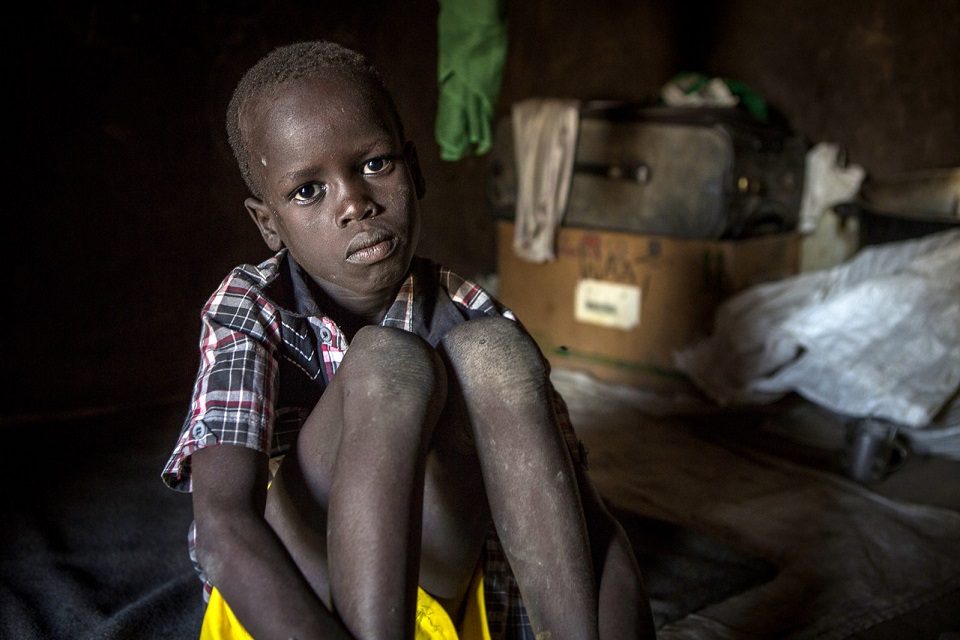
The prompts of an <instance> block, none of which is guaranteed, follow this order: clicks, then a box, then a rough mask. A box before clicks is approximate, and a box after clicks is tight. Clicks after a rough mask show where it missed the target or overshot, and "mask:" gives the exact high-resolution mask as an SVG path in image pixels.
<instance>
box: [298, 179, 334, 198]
mask: <svg viewBox="0 0 960 640" xmlns="http://www.w3.org/2000/svg"><path fill="white" fill-rule="evenodd" d="M325 192H326V187H325V186H324V185H322V184H320V183H319V182H311V183H309V184H305V185H302V186H300V187H297V190H296V191H294V192H293V199H294V200H296V201H298V202H309V201H311V200H316V199H317V198H320V197H322V196H323V194H324V193H325Z"/></svg>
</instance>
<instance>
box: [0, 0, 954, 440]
mask: <svg viewBox="0 0 960 640" xmlns="http://www.w3.org/2000/svg"><path fill="white" fill-rule="evenodd" d="M438 10H439V8H438V5H437V4H436V3H435V2H427V1H424V0H410V1H397V0H394V1H392V2H383V1H380V0H367V1H365V2H355V1H353V0H351V1H349V2H347V1H342V2H333V1H329V2H324V1H316V2H306V1H301V2H296V1H293V0H285V1H278V2H256V1H254V0H248V1H246V2H153V3H146V2H127V3H116V4H112V3H111V4H99V3H89V2H87V3H83V2H80V3H67V2H34V3H31V4H30V5H29V6H27V7H24V8H21V13H20V14H18V17H16V18H15V19H13V18H11V19H8V20H7V26H8V29H9V30H10V32H9V33H8V34H7V36H6V37H5V42H6V43H7V46H8V47H10V49H9V50H8V52H7V55H6V56H5V57H6V60H7V65H8V67H9V68H8V71H7V73H6V74H5V75H6V76H7V79H8V80H9V81H10V83H9V84H8V93H7V96H6V98H7V99H6V100H5V101H4V102H5V103H6V105H5V107H6V108H5V109H4V112H5V113H7V114H8V115H7V117H8V120H7V126H6V127H5V128H4V129H5V130H4V137H5V138H6V139H7V140H8V141H9V142H11V143H12V144H10V145H7V148H8V149H11V150H12V153H9V154H8V156H7V160H6V162H5V166H6V175H7V180H8V182H7V183H6V188H5V189H4V196H5V197H4V199H3V206H4V219H5V221H6V225H5V226H6V233H5V237H6V239H7V243H8V244H10V245H12V246H13V247H14V249H13V253H12V255H11V256H8V258H7V261H6V264H8V265H11V266H12V273H11V272H10V271H11V270H8V276H7V278H6V280H7V281H8V282H10V283H12V287H10V288H8V290H7V291H6V292H5V293H6V295H5V296H4V299H5V300H6V302H5V304H4V316H5V318H7V319H10V320H12V322H9V323H5V328H6V329H7V330H6V331H5V336H6V338H7V340H6V343H7V344H8V345H9V346H10V347H12V348H9V349H7V355H5V357H4V362H5V365H4V369H5V370H6V378H7V380H8V382H7V383H6V384H5V385H3V390H4V391H3V393H4V397H3V404H2V407H3V408H2V412H0V417H2V420H3V424H23V423H25V422H26V423H29V422H31V421H33V420H35V419H38V418H40V417H49V416H50V415H51V414H59V413H77V412H100V411H107V410H111V409H116V408H122V407H132V406H147V407H149V406H157V405H160V404H161V403H164V402H168V401H171V400H174V401H177V400H181V399H185V398H186V396H187V394H188V393H189V387H190V384H191V382H192V379H193V375H194V373H195V369H196V364H197V350H196V341H197V338H198V336H199V322H198V312H199V310H200V307H201V305H202V303H203V302H204V300H205V299H206V297H207V296H208V295H209V294H210V293H211V291H212V290H213V288H214V287H215V286H216V285H217V283H218V282H219V281H220V280H221V278H223V276H224V275H226V273H227V271H228V270H229V269H230V268H231V267H232V266H234V265H235V264H238V263H240V262H258V261H260V260H262V259H264V258H265V257H267V256H268V255H269V252H268V250H267V248H266V247H265V245H263V243H262V241H261V239H260V237H259V234H258V233H257V231H256V229H255V227H254V225H253V223H252V222H250V220H249V218H248V217H247V215H246V213H245V211H244V210H243V206H242V203H243V199H244V197H245V196H246V192H245V189H244V187H243V184H242V181H241V179H240V177H239V173H238V172H237V170H236V167H235V166H234V162H233V159H232V157H231V155H230V151H229V148H228V146H227V142H226V134H225V132H224V125H223V122H224V116H223V114H224V111H225V109H226V104H227V101H228V99H229V96H230V92H231V90H232V88H233V86H234V84H235V83H236V82H237V80H238V79H239V77H240V75H241V74H242V73H243V71H244V70H245V69H246V68H247V67H248V66H249V65H251V64H252V63H253V62H254V61H255V60H257V59H258V58H259V57H260V56H261V55H263V54H264V53H266V52H267V51H269V50H270V49H272V48H273V47H275V46H277V45H280V44H285V43H287V42H290V41H293V40H301V39H315V38H327V39H333V40H337V41H339V42H341V43H343V44H345V45H347V46H350V47H353V48H355V49H358V50H360V51H362V52H364V53H366V54H367V55H368V56H369V57H370V58H371V60H372V62H373V63H374V64H375V65H376V66H378V67H379V68H380V69H381V71H382V72H383V74H384V76H385V77H386V79H387V83H388V85H389V86H390V88H391V89H392V91H393V92H394V94H395V97H396V99H397V102H398V105H399V108H400V110H401V113H402V114H403V115H404V119H405V123H406V127H407V132H408V135H409V136H410V137H411V138H412V139H413V140H414V141H415V142H416V143H417V145H418V148H419V151H420V157H421V160H422V163H423V165H424V169H425V172H426V175H427V180H428V190H427V197H426V198H425V200H424V201H423V202H422V210H423V213H424V228H423V237H422V240H421V245H420V246H421V251H422V253H424V254H426V255H429V256H431V257H434V258H436V259H439V260H441V261H443V262H446V263H447V264H449V265H450V266H451V267H453V268H454V269H455V270H457V271H459V272H461V273H462V274H463V275H465V276H470V277H473V276H477V275H480V274H485V273H489V272H491V271H493V269H494V267H495V264H496V246H495V243H494V219H493V217H492V216H491V215H490V214H489V213H488V212H487V210H486V208H485V204H484V189H485V179H486V172H487V164H486V162H487V161H486V158H484V157H470V158H466V159H463V160H460V161H457V162H444V161H441V160H440V159H439V154H438V147H437V145H436V143H435V141H434V138H433V126H434V118H435V115H436V105H437V83H436V60H437V45H436V18H437V13H438ZM509 20H510V46H509V52H508V60H507V66H506V69H505V73H504V78H503V89H502V93H501V96H500V101H499V104H498V107H497V115H498V116H503V115H505V114H507V113H508V112H509V108H510V105H511V104H512V103H514V102H516V101H518V100H521V99H524V98H527V97H533V96H547V97H573V98H579V99H582V100H589V99H625V100H642V99H645V98H648V97H650V96H651V95H653V94H655V93H656V92H657V91H658V90H659V88H660V87H661V86H662V85H663V83H665V82H666V81H667V80H669V79H670V78H671V77H672V76H673V75H674V74H675V73H677V72H678V71H682V70H692V71H698V72H702V73H705V74H708V75H711V76H721V77H725V78H731V79H736V80H740V81H743V82H745V83H747V84H748V85H749V86H750V87H751V88H753V89H754V90H755V91H757V92H758V93H760V94H761V95H762V96H763V97H765V98H766V99H767V101H768V102H769V103H770V105H771V106H772V107H773V108H774V109H776V110H777V111H779V112H780V113H782V114H783V115H784V116H785V117H786V119H787V121H788V122H789V123H790V125H791V126H792V127H793V128H794V129H795V130H796V131H797V132H798V133H800V134H802V135H804V136H806V137H808V138H809V139H810V140H811V141H812V142H819V141H827V142H836V143H839V144H841V145H842V146H843V147H844V148H845V149H846V150H847V154H848V158H849V159H850V161H851V162H854V163H857V164H860V165H861V166H863V167H864V168H865V169H866V170H867V172H868V174H870V175H871V176H885V175H889V174H892V173H896V172H900V171H909V170H921V169H930V168H940V167H951V166H958V165H960V46H958V44H957V34H958V33H960V2H957V1H956V0H937V1H930V2H923V3H918V2H909V1H906V0H904V1H891V0H888V1H866V0H858V1H852V0H851V1H842V2H838V1H837V0H787V1H783V2H757V1H754V2H750V1H748V0H730V1H728V2H715V3H709V2H692V1H689V0H683V1H676V2H668V1H666V0H629V1H628V0H594V1H591V2H585V1H581V2H578V1H576V0H523V1H521V0H514V1H513V2H512V3H511V6H510V8H509ZM171 445H172V440H171Z"/></svg>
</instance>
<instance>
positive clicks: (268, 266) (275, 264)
mask: <svg viewBox="0 0 960 640" xmlns="http://www.w3.org/2000/svg"><path fill="white" fill-rule="evenodd" d="M285 253H286V251H285V250H281V251H279V252H278V253H276V254H274V255H273V256H271V257H270V258H268V259H266V260H264V261H263V262H261V263H259V264H251V263H244V264H240V265H237V266H236V267H234V268H233V269H231V270H230V272H229V273H228V274H227V275H226V277H224V278H223V280H221V281H220V284H219V285H218V286H217V288H216V290H214V292H213V293H212V294H211V295H210V297H209V298H208V300H207V303H206V305H204V310H203V312H204V315H214V316H223V315H227V316H250V315H259V314H260V313H263V312H264V311H266V312H267V313H268V315H272V314H273V313H274V311H275V310H277V309H278V308H280V307H282V304H283V303H284V300H283V298H284V296H283V293H282V292H283V291H284V290H285V289H287V287H286V286H276V283H277V282H278V280H281V279H282V278H281V277H280V276H281V275H282V273H283V264H284V258H285ZM278 293H279V294H280V295H278Z"/></svg>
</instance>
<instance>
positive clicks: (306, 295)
mask: <svg viewBox="0 0 960 640" xmlns="http://www.w3.org/2000/svg"><path fill="white" fill-rule="evenodd" d="M274 260H276V264H277V268H276V272H275V273H274V274H273V276H272V277H270V278H268V279H267V280H266V282H264V284H263V289H262V293H263V296H264V297H265V298H266V299H267V300H269V301H270V303H271V304H273V305H274V306H275V307H277V308H278V309H280V310H281V311H285V312H286V313H290V314H293V315H296V316H301V317H317V316H324V317H325V316H326V313H324V311H323V309H321V308H320V305H318V304H317V296H316V294H315V291H316V287H317V284H316V283H315V282H314V281H313V280H312V279H311V278H310V274H308V273H307V272H306V271H305V270H304V269H303V267H301V266H300V265H299V264H298V263H297V261H296V260H295V259H294V258H293V256H292V255H290V252H289V251H288V250H287V249H281V250H280V251H279V252H278V253H277V254H276V255H275V256H274ZM418 263H419V261H418V259H417V258H414V262H413V263H412V264H411V267H410V270H409V271H408V272H407V277H406V279H405V280H404V282H403V284H402V285H401V286H400V290H399V291H398V292H397V297H396V299H395V300H394V301H393V304H391V305H390V308H389V309H388V310H387V313H386V315H385V316H384V317H383V320H382V321H381V323H380V324H381V325H382V326H385V327H395V328H397V329H403V330H405V331H415V325H414V318H416V317H417V314H416V313H414V301H415V300H417V299H421V298H422V295H421V294H422V287H421V282H420V280H421V278H419V277H416V274H415V272H416V267H417V265H418Z"/></svg>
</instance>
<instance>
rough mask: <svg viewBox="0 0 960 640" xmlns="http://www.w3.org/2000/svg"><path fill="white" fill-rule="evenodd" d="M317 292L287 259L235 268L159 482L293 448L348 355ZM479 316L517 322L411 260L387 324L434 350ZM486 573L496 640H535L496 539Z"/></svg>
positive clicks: (210, 325)
mask: <svg viewBox="0 0 960 640" xmlns="http://www.w3.org/2000/svg"><path fill="white" fill-rule="evenodd" d="M312 286H313V285H312V283H311V281H310V278H309V276H308V275H307V274H305V273H304V272H303V271H302V269H301V268H300V267H299V265H297V264H296V262H295V261H294V260H293V258H292V257H291V256H290V255H289V254H288V253H287V252H286V250H282V251H280V252H279V253H277V254H276V255H275V256H273V257H272V258H270V259H269V260H266V261H265V262H263V263H261V264H260V265H257V266H253V265H242V266H240V267H237V268H236V269H234V270H233V271H232V272H231V273H230V275H229V276H227V278H226V279H224V281H223V282H222V283H221V285H220V287H219V288H218V289H217V290H216V292H214V294H213V295H212V296H211V297H210V299H209V300H208V301H207V304H206V305H205V306H204V308H203V312H202V314H201V319H202V324H203V328H202V333H201V338H200V353H201V362H200V370H199V372H198V374H197V379H196V383H195V385H194V391H193V400H192V402H191V405H190V411H189V413H188V415H187V418H186V420H185V422H184V426H183V430H182V432H181V434H180V438H179V440H178V441H177V444H176V447H175V448H174V450H173V454H172V455H171V456H170V459H169V461H168V462H167V465H166V467H165V468H164V470H163V474H162V477H163V480H164V482H165V483H166V484H167V485H168V486H170V487H171V488H173V489H176V490H178V491H184V492H188V491H190V490H191V474H190V456H191V454H192V453H193V452H194V451H196V450H197V449H201V448H203V447H207V446H212V445H217V444H232V445H240V446H245V447H250V448H253V449H256V450H258V451H263V452H265V453H267V454H268V455H269V456H270V457H271V459H275V458H278V457H280V456H283V455H284V453H285V452H286V451H287V450H288V449H289V448H290V445H291V444H292V443H293V442H294V440H295V439H296V437H297V434H298V433H299V430H300V427H301V426H302V424H303V421H304V419H305V418H306V416H307V415H308V414H309V412H310V411H311V410H312V409H313V406H314V405H315V404H316V402H317V400H318V399H319V397H320V394H322V393H323V390H324V389H325V388H326V386H327V384H328V383H329V381H330V379H331V378H332V377H333V375H334V374H335V373H336V370H337V367H338V366H339V364H340V362H341V361H342V360H343V355H344V353H345V352H346V350H347V347H348V344H347V340H346V337H345V336H344V335H343V333H342V332H341V331H340V328H339V327H338V326H337V325H336V323H335V322H334V321H333V320H332V319H331V318H329V317H328V316H326V315H324V313H323V312H322V311H321V310H320V308H319V307H318V306H317V303H316V299H315V297H314V296H313V295H311V287H312ZM483 316H502V317H505V318H509V319H511V320H516V318H515V317H514V315H513V313H512V312H511V311H510V310H508V309H506V308H505V307H503V306H502V305H501V304H500V303H499V302H497V301H496V300H495V299H494V298H493V297H492V296H490V295H489V294H488V293H487V292H486V291H484V290H483V289H482V288H481V287H479V286H478V285H476V284H474V283H472V282H470V281H468V280H465V279H463V278H461V277H459V276H457V275H456V274H454V273H453V272H451V271H450V270H449V269H446V268H445V267H441V266H440V265H438V264H436V263H434V262H432V261H430V260H427V259H425V258H415V259H414V261H413V264H412V265H411V268H410V274H409V275H408V277H407V279H406V281H405V282H404V283H403V286H402V287H401V288H400V291H399V293H398V294H397V298H396V300H395V301H394V303H393V305H392V306H391V307H390V309H389V311H388V312H387V314H386V316H385V317H384V319H383V321H382V322H381V324H382V325H383V326H389V327H396V328H399V329H403V330H406V331H410V332H412V333H416V334H418V335H420V336H421V337H423V338H424V339H425V340H426V341H427V342H429V343H430V344H431V345H433V346H436V345H437V343H438V342H439V341H440V339H441V338H443V336H444V335H445V334H446V332H447V331H449V330H450V329H451V328H452V327H454V326H456V325H457V324H459V323H461V322H465V321H466V320H469V319H471V318H478V317H483ZM554 397H555V399H556V400H555V401H556V405H557V406H556V408H557V414H558V415H559V416H560V422H561V426H562V428H563V433H564V437H565V439H566V442H567V445H568V447H569V449H570V452H571V455H572V456H573V459H574V461H575V462H577V463H580V464H583V463H585V461H584V460H583V459H582V457H583V456H582V447H580V444H579V440H578V439H577V437H576V434H575V433H574V431H573V428H572V426H571V424H570V420H569V414H568V412H567V409H566V405H565V404H564V402H563V399H562V398H561V397H560V395H559V394H558V393H556V392H554ZM188 541H189V542H188V547H189V551H190V557H191V559H192V560H193V561H194V565H195V566H196V567H197V570H198V571H199V572H200V577H201V579H202V580H203V582H204V587H205V589H204V595H205V597H206V596H208V595H209V592H210V589H211V585H210V584H209V582H208V581H207V580H206V576H205V574H204V573H203V570H202V567H200V566H199V565H198V564H197V563H196V555H195V553H194V552H195V548H194V547H195V545H194V529H193V526H191V529H190V533H189V535H188ZM483 566H484V587H485V588H484V598H485V600H486V608H487V620H488V624H489V626H490V633H491V637H492V638H494V640H498V639H504V640H514V639H526V638H530V639H531V640H532V638H533V632H532V630H531V628H530V624H529V620H528V619H527V614H526V610H525V609H524V607H523V601H522V599H521V597H520V591H519V589H518V587H517V584H516V581H515V579H514V577H513V574H512V572H511V571H510V565H509V564H508V562H507V560H506V557H505V555H504V553H503V549H502V547H501V546H500V542H499V540H498V539H497V537H496V535H495V534H494V533H493V532H492V531H491V534H490V536H489V537H488V539H487V543H486V545H485V549H484V565H483Z"/></svg>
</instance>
